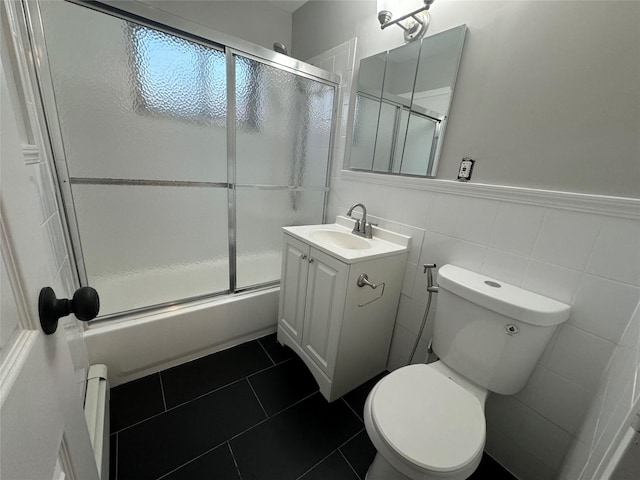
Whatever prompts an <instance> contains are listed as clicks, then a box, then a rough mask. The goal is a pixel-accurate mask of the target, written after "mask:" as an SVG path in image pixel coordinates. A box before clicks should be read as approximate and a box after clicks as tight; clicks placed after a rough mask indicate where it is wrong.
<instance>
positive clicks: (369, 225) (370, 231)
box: [364, 223, 378, 238]
mask: <svg viewBox="0 0 640 480" xmlns="http://www.w3.org/2000/svg"><path fill="white" fill-rule="evenodd" d="M374 225H375V226H378V224H377V223H367V224H366V225H365V226H364V235H365V237H366V238H371V237H373V229H372V227H373V226H374Z"/></svg>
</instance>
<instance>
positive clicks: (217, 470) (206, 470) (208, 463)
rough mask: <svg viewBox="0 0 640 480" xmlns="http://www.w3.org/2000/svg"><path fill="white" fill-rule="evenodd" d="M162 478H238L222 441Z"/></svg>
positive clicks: (217, 479)
mask: <svg viewBox="0 0 640 480" xmlns="http://www.w3.org/2000/svg"><path fill="white" fill-rule="evenodd" d="M162 480H240V475H238V470H237V469H236V464H235V463H234V461H233V457H232V456H231V451H230V450H229V445H228V444H227V443H224V444H222V445H220V446H219V447H218V448H215V449H213V450H212V451H210V452H209V453H206V454H204V455H203V456H201V457H200V458H197V459H196V460H194V461H192V462H190V463H187V464H186V465H185V466H183V467H180V468H179V469H178V470H176V471H175V472H172V473H170V474H169V475H167V476H166V477H162Z"/></svg>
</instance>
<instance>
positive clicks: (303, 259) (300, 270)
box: [278, 235, 310, 344]
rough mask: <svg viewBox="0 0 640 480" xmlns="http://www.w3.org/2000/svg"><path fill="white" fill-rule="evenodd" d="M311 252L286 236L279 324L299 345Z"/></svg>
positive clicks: (304, 245)
mask: <svg viewBox="0 0 640 480" xmlns="http://www.w3.org/2000/svg"><path fill="white" fill-rule="evenodd" d="M309 250H310V247H309V245H307V244H306V243H304V242H301V241H299V240H296V239H295V238H293V237H290V236H289V235H285V236H284V250H283V252H282V282H281V283H280V308H279V311H280V315H279V316H280V320H279V322H278V323H279V324H280V325H281V326H282V328H283V329H284V330H285V331H286V332H287V333H288V334H289V335H290V336H291V337H292V338H294V339H295V340H296V341H297V342H298V344H302V331H303V322H304V307H305V298H306V295H307V273H308V271H309Z"/></svg>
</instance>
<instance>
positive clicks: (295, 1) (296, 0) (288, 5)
mask: <svg viewBox="0 0 640 480" xmlns="http://www.w3.org/2000/svg"><path fill="white" fill-rule="evenodd" d="M307 1H308V0H269V2H270V3H273V4H274V5H275V6H276V7H280V8H282V9H283V10H286V11H287V12H289V13H293V12H295V11H296V10H297V9H299V8H300V7H301V6H302V5H304V4H305V3H307Z"/></svg>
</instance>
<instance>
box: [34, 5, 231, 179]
mask: <svg viewBox="0 0 640 480" xmlns="http://www.w3.org/2000/svg"><path fill="white" fill-rule="evenodd" d="M40 8H41V11H42V17H43V25H44V33H45V39H46V43H47V50H48V54H49V65H50V69H51V76H52V80H53V87H54V91H55V99H56V105H57V109H58V119H59V123H60V128H61V132H62V141H63V144H64V151H65V156H66V160H67V165H68V169H69V174H70V176H71V177H81V178H119V179H121V178H124V179H147V180H183V181H210V182H226V181H227V144H226V135H227V134H226V102H227V100H226V99H227V97H226V95H227V94H226V67H225V65H226V62H225V55H224V53H223V52H221V51H219V50H216V49H214V48H210V47H206V46H204V45H201V44H199V43H196V42H192V41H189V40H185V39H182V38H179V37H177V36H174V35H170V34H167V33H164V32H159V31H156V30H153V29H150V28H147V27H143V26H140V25H137V24H135V23H132V22H127V21H124V20H121V19H118V18H115V17H111V16H109V15H105V14H103V13H100V12H95V11H93V10H90V9H88V8H86V7H82V6H78V5H74V4H71V3H68V2H41V3H40Z"/></svg>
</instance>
